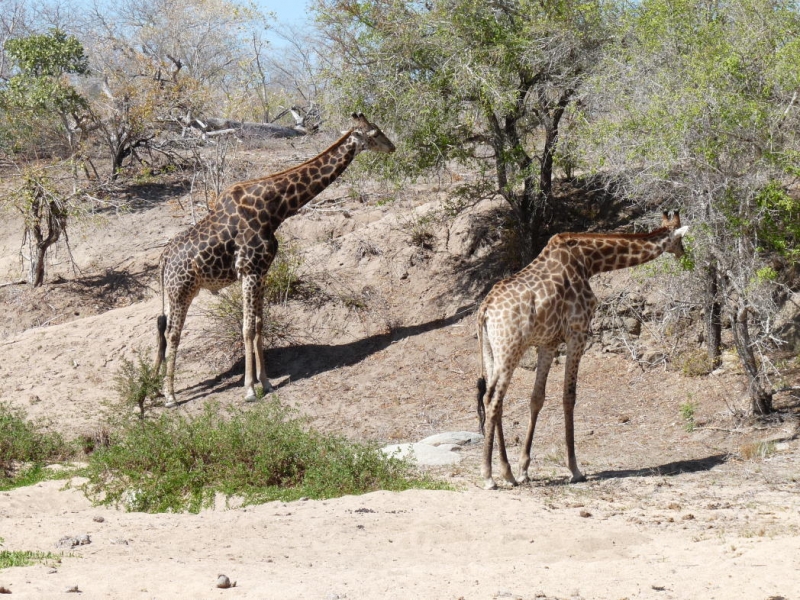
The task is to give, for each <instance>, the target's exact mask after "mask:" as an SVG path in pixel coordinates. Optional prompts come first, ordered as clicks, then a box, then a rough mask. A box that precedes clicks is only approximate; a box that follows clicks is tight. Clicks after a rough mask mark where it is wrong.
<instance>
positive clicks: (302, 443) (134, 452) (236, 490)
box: [84, 399, 443, 512]
mask: <svg viewBox="0 0 800 600" xmlns="http://www.w3.org/2000/svg"><path fill="white" fill-rule="evenodd" d="M304 425H305V423H304V422H303V421H302V420H301V419H299V418H298V417H297V416H296V414H295V413H294V412H293V411H291V410H290V409H287V408H285V407H283V406H282V405H281V404H280V403H279V402H278V401H277V400H274V399H273V400H269V401H265V402H262V403H259V404H256V405H252V406H250V407H249V410H245V409H244V408H239V407H235V408H229V409H227V410H223V409H222V408H221V407H220V406H219V405H217V404H213V403H209V404H206V406H205V407H204V410H203V412H202V413H201V414H200V415H198V416H196V417H189V416H185V415H182V414H180V413H177V412H168V413H164V414H162V415H160V417H159V418H158V419H153V420H150V421H140V422H136V423H130V424H129V425H128V426H126V427H125V429H124V430H123V431H121V432H120V433H119V436H118V439H119V441H118V442H117V443H115V444H113V445H112V446H110V447H108V448H105V449H100V450H97V451H95V452H94V454H92V456H91V457H90V461H89V467H88V468H87V470H86V473H87V477H88V478H89V480H88V482H87V484H86V485H85V486H84V491H85V493H86V494H87V496H89V497H90V498H91V499H93V500H94V501H95V502H98V503H101V504H111V505H120V504H121V505H123V506H124V507H125V508H127V509H128V510H132V511H145V512H164V511H176V512H177V511H183V510H188V511H191V512H197V511H199V510H200V509H201V508H203V507H206V506H210V505H211V504H213V502H214V498H215V495H216V494H217V493H223V494H225V495H226V496H227V497H231V496H240V497H242V498H244V500H245V502H246V503H258V502H267V501H271V500H295V499H297V498H300V497H304V496H305V497H309V498H330V497H334V496H339V495H342V494H360V493H365V492H369V491H373V490H377V489H387V490H402V489H407V488H411V487H427V488H435V487H443V486H442V485H441V484H437V483H435V482H434V481H432V480H430V479H427V478H424V477H418V476H416V475H414V474H413V472H412V470H411V467H410V465H409V464H408V463H407V462H405V461H401V460H398V459H396V458H389V457H386V456H384V455H383V453H382V452H381V451H380V449H379V448H377V447H375V446H372V445H368V444H356V443H353V442H348V441H346V440H345V439H343V438H340V437H335V436H326V435H322V434H320V433H318V432H315V431H309V430H307V429H306V428H305V426H304Z"/></svg>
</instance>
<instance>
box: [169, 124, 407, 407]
mask: <svg viewBox="0 0 800 600" xmlns="http://www.w3.org/2000/svg"><path fill="white" fill-rule="evenodd" d="M352 118H353V127H352V129H350V130H349V131H347V132H346V133H345V134H344V135H343V136H342V137H341V138H340V139H339V140H338V141H336V142H335V143H334V144H333V145H331V146H330V147H329V148H328V149H327V150H325V151H324V152H322V154H320V155H319V156H317V157H315V158H312V159H310V160H308V161H306V162H304V163H302V164H300V165H298V166H296V167H292V168H290V169H287V170H285V171H281V172H280V173H275V174H274V175H269V176H267V177H262V178H260V179H253V180H251V181H245V182H241V183H237V184H234V185H232V186H231V187H229V188H228V189H226V190H225V191H224V192H223V193H222V194H221V195H220V196H219V198H218V199H217V202H216V204H215V206H214V208H213V209H212V210H211V212H209V213H208V214H207V215H206V216H205V217H204V218H203V219H202V220H201V221H199V222H198V223H197V224H196V225H193V226H192V227H190V228H189V229H187V230H186V231H184V232H182V233H180V234H178V235H177V236H175V237H174V238H172V240H171V241H170V242H169V244H167V247H166V248H165V250H164V253H163V254H162V255H161V262H160V267H161V301H162V314H161V316H159V318H158V337H159V343H158V355H157V357H156V365H155V369H156V372H159V369H160V368H161V364H162V363H163V362H164V361H165V360H166V364H167V373H166V379H165V382H164V395H165V397H166V400H165V406H167V407H170V406H175V404H176V401H175V383H174V381H175V355H176V352H177V350H178V344H179V343H180V340H181V330H182V329H183V323H184V321H185V319H186V313H187V311H188V310H189V305H190V304H191V303H192V300H194V298H195V296H197V293H198V292H199V291H200V289H202V288H205V289H208V290H211V291H217V290H220V289H222V288H224V287H226V286H228V285H230V284H232V283H233V282H235V281H236V280H237V279H241V280H242V298H243V305H244V306H243V308H244V324H243V327H242V335H243V337H244V357H245V363H244V364H245V368H244V387H245V401H252V400H255V398H256V391H255V384H256V380H258V382H260V384H261V386H262V388H263V390H264V391H265V392H269V391H272V386H271V385H270V383H269V380H268V379H267V374H266V364H265V362H264V344H263V338H262V331H263V322H262V314H263V304H264V278H265V276H266V274H267V271H268V270H269V267H270V265H271V264H272V260H273V259H274V258H275V253H276V252H277V251H278V241H277V239H276V238H275V230H276V229H278V226H280V224H281V223H283V221H285V220H286V219H287V218H289V217H290V216H292V215H294V214H295V213H297V211H298V210H300V208H301V207H302V206H304V205H305V204H307V203H308V202H309V201H310V200H311V199H312V198H314V197H315V196H316V195H317V194H319V193H320V192H321V191H322V190H324V189H325V188H326V187H328V186H329V185H330V184H331V183H333V181H334V180H335V179H336V178H337V177H339V175H341V174H342V173H343V172H344V170H345V169H346V168H347V167H348V166H349V165H350V163H351V162H353V159H354V158H355V157H356V156H357V155H358V154H359V152H362V151H363V150H371V151H373V152H381V153H390V152H394V150H395V148H394V144H392V142H391V141H390V140H389V138H387V137H386V135H384V133H383V132H382V131H381V130H380V129H379V128H378V127H376V126H375V125H373V124H372V123H370V122H369V121H368V120H367V119H366V118H365V117H364V115H363V114H361V113H353V114H352ZM165 295H166V297H167V299H168V300H169V311H167V313H166V315H165V314H164V296H165Z"/></svg>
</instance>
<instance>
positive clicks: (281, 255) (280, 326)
mask: <svg viewBox="0 0 800 600" xmlns="http://www.w3.org/2000/svg"><path fill="white" fill-rule="evenodd" d="M301 264H302V260H301V257H300V254H299V250H298V249H297V247H296V246H294V245H292V244H281V245H279V250H278V255H277V256H276V257H275V260H274V261H273V262H272V266H271V267H270V269H269V271H268V272H267V278H266V282H265V291H264V300H265V307H264V315H263V323H264V327H263V335H264V344H265V346H273V345H275V344H276V343H278V342H285V341H290V340H292V339H294V334H293V332H294V326H293V324H292V323H290V322H289V321H288V320H286V319H284V318H281V317H280V316H279V315H278V314H277V312H276V311H270V309H269V305H270V304H282V303H285V302H286V301H288V300H290V299H292V298H295V297H307V296H308V295H310V294H313V293H314V290H313V289H312V287H310V286H306V285H303V282H302V281H301V280H300V277H299V275H298V269H299V267H300V266H301ZM243 305H244V302H243V299H242V288H241V286H240V285H238V284H233V285H231V286H229V287H227V288H226V289H224V290H222V291H220V292H219V293H218V294H217V295H216V297H215V298H214V300H213V301H212V302H211V304H210V306H209V309H208V310H207V311H205V314H206V317H207V318H208V319H209V321H210V326H209V328H208V329H207V330H206V336H207V338H208V340H209V341H210V342H211V344H212V346H213V347H215V348H216V349H217V350H218V351H219V353H220V354H221V355H223V360H224V361H232V360H236V359H237V358H239V357H240V356H241V355H242V353H243V352H244V341H243V340H242V327H243V325H244V316H243Z"/></svg>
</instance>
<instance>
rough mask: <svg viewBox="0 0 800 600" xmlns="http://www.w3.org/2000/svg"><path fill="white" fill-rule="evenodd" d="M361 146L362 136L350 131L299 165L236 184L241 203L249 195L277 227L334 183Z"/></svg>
mask: <svg viewBox="0 0 800 600" xmlns="http://www.w3.org/2000/svg"><path fill="white" fill-rule="evenodd" d="M362 149H363V142H362V141H361V139H360V138H359V137H358V136H356V135H354V134H353V131H348V132H347V133H345V134H344V135H343V136H342V137H341V138H339V139H338V140H337V141H336V142H334V143H333V144H332V145H331V146H330V147H329V148H328V149H327V150H325V151H324V152H322V153H320V154H319V155H317V156H315V157H314V158H312V159H310V160H307V161H306V162H304V163H302V164H300V165H297V166H295V167H292V168H290V169H287V170H285V171H281V172H279V173H275V174H273V175H269V176H268V177H263V178H261V179H254V180H252V181H247V182H245V183H242V184H240V185H239V186H236V187H238V188H240V189H241V191H242V194H241V195H242V197H243V199H242V200H241V201H240V202H244V201H246V198H248V197H249V198H251V199H252V200H251V201H250V202H252V206H253V208H254V209H259V207H263V208H265V209H266V210H267V212H268V213H269V215H270V220H271V222H272V226H273V229H274V228H276V227H277V226H278V225H279V224H280V223H282V222H283V221H284V220H285V219H287V218H289V217H291V216H292V215H294V214H296V213H297V212H298V211H299V210H300V209H301V208H302V207H303V206H305V205H306V204H308V202H310V201H311V200H312V199H313V198H314V197H315V196H317V195H318V194H319V193H320V192H322V190H324V189H325V188H326V187H328V186H329V185H330V184H332V183H333V182H334V181H335V180H336V179H337V178H338V177H339V175H341V174H342V173H343V172H344V171H345V169H347V167H348V166H350V163H351V162H353V159H354V158H355V157H356V156H357V155H358V153H359V152H361V150H362ZM234 201H236V191H235V188H234Z"/></svg>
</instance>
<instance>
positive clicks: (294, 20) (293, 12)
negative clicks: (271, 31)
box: [254, 0, 308, 25]
mask: <svg viewBox="0 0 800 600" xmlns="http://www.w3.org/2000/svg"><path fill="white" fill-rule="evenodd" d="M254 3H255V5H256V6H257V7H259V8H262V9H264V10H267V11H270V12H273V13H275V15H276V16H277V17H278V21H280V22H284V23H291V24H293V25H300V24H302V22H303V21H305V20H306V16H307V15H308V8H307V2H306V1H305V0H254Z"/></svg>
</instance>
